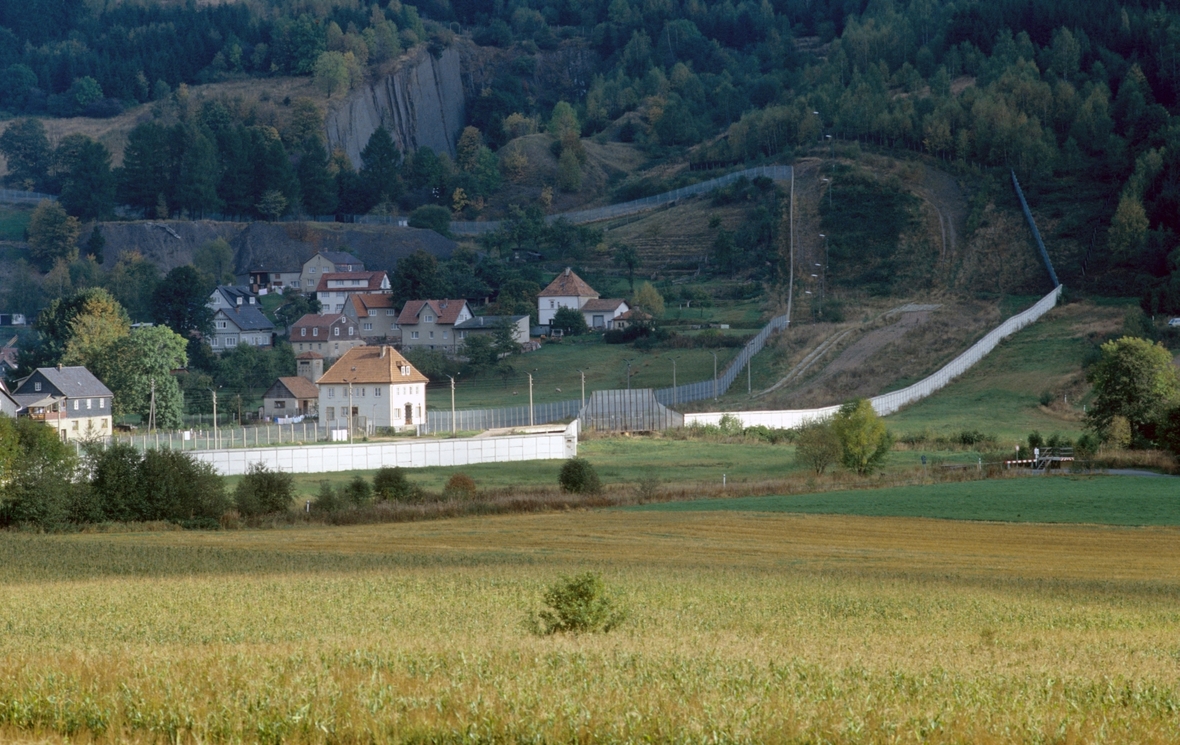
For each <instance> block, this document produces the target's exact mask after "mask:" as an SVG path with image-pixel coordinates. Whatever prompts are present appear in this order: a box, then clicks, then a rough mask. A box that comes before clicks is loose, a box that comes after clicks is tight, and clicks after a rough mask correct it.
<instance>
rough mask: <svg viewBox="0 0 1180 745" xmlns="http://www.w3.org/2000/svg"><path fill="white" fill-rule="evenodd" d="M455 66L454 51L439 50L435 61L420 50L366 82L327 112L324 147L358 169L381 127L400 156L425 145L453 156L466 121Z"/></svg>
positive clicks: (455, 54)
mask: <svg viewBox="0 0 1180 745" xmlns="http://www.w3.org/2000/svg"><path fill="white" fill-rule="evenodd" d="M459 67H460V60H459V53H458V52H457V51H456V50H455V49H453V48H447V49H444V50H443V51H442V54H441V55H439V57H437V58H436V57H434V55H432V54H430V52H429V51H427V49H426V47H424V46H423V47H419V48H418V49H416V50H415V51H413V52H411V53H410V54H409V55H407V56H406V57H404V58H402V60H400V61H399V63H398V66H397V68H395V69H394V70H393V71H392V72H391V73H389V74H388V75H385V76H383V77H381V78H380V79H379V80H377V81H375V82H373V83H368V84H365V85H364V86H362V87H361V88H359V89H357V90H356V91H354V92H353V93H352V94H350V95H349V96H348V97H347V98H345V99H344V100H343V101H341V102H340V103H339V104H337V105H335V106H334V107H333V108H332V110H331V111H329V112H328V114H327V116H326V117H325V121H324V125H325V127H326V129H327V135H328V145H329V146H330V147H331V148H332V149H336V148H339V149H341V150H343V151H344V152H345V153H347V154H348V158H349V160H351V161H352V164H353V166H355V167H356V168H360V166H361V151H362V150H364V149H365V145H366V144H368V142H369V137H370V136H371V135H372V134H373V132H375V131H376V130H377V128H378V127H380V126H384V127H385V129H386V130H388V131H389V134H390V136H392V137H393V141H394V143H395V144H396V145H397V146H398V148H400V149H401V151H402V152H403V153H404V152H410V151H412V150H414V149H416V148H418V147H421V146H424V145H425V146H428V147H430V148H432V149H433V150H434V151H435V152H439V153H447V154H449V155H451V156H452V157H454V155H455V141H456V139H458V137H459V132H461V131H462V129H463V124H464V122H465V120H466V109H465V99H464V96H463V82H462V79H461V77H460V72H459Z"/></svg>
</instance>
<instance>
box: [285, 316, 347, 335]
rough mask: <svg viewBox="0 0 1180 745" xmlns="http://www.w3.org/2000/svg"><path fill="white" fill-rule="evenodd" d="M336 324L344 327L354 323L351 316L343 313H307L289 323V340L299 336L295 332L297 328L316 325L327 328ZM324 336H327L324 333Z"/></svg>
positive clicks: (307, 327) (308, 327) (314, 326)
mask: <svg viewBox="0 0 1180 745" xmlns="http://www.w3.org/2000/svg"><path fill="white" fill-rule="evenodd" d="M336 324H341V325H343V326H345V327H347V326H350V325H351V326H355V325H356V324H355V323H354V322H353V320H352V319H351V318H349V317H348V316H346V315H344V314H343V313H324V314H322V315H321V314H319V313H308V314H307V315H305V316H303V317H302V318H300V319H299V320H298V321H296V322H295V323H293V324H291V333H290V336H291V340H292V341H294V340H295V337H296V336H299V334H297V333H295V332H296V330H298V329H305V328H306V329H310V328H316V327H318V328H322V329H327V328H330V327H331V326H334V325H336ZM324 336H327V334H324Z"/></svg>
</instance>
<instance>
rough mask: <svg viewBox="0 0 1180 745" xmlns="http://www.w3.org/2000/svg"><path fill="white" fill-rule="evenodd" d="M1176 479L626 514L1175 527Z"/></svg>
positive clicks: (1100, 480) (742, 502)
mask: <svg viewBox="0 0 1180 745" xmlns="http://www.w3.org/2000/svg"><path fill="white" fill-rule="evenodd" d="M1178 495H1180V481H1178V480H1176V479H1174V478H1168V477H1133V476H1104V477H1084V478H1073V477H1064V478H1056V477H1041V478H1028V479H1001V480H995V481H974V482H966V483H958V484H938V485H932V486H913V487H899V488H893V489H873V490H860V491H843V492H829V493H827V494H816V495H809V496H786V497H743V498H738V499H711V500H702V501H699V502H669V503H666V504H651V505H642V506H638V507H632V508H629V509H634V510H657V511H665V510H666V511H673V512H676V511H693V510H736V511H750V512H800V513H820V514H836V515H866V516H888V517H933V518H943V519H953V520H1003V521H1014V522H1041V523H1101V524H1106V525H1180V499H1178V498H1177V496H1178Z"/></svg>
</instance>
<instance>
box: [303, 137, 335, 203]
mask: <svg viewBox="0 0 1180 745" xmlns="http://www.w3.org/2000/svg"><path fill="white" fill-rule="evenodd" d="M298 175H299V188H300V191H301V193H302V195H303V210H304V212H306V213H307V214H308V215H331V214H334V213H335V212H336V206H337V204H338V203H339V199H338V197H337V193H336V181H335V180H334V179H333V178H332V174H331V173H330V172H329V171H328V152H327V150H325V149H324V143H323V142H322V141H321V140H320V138H319V137H313V138H311V139H309V140H308V141H307V142H305V143H304V145H303V156H302V157H301V158H300V159H299V170H298Z"/></svg>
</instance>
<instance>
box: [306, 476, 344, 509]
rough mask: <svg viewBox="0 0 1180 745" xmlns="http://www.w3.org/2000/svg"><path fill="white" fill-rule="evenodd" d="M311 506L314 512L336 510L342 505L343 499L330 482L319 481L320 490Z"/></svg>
mask: <svg viewBox="0 0 1180 745" xmlns="http://www.w3.org/2000/svg"><path fill="white" fill-rule="evenodd" d="M311 506H312V507H314V508H315V511H316V512H336V511H337V510H340V509H342V508H343V507H344V501H343V500H342V499H341V498H340V494H339V492H337V491H336V490H335V489H333V488H332V484H331V483H329V482H327V481H321V482H320V491H319V493H318V494H316V498H315V501H314V502H312V504H311Z"/></svg>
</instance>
